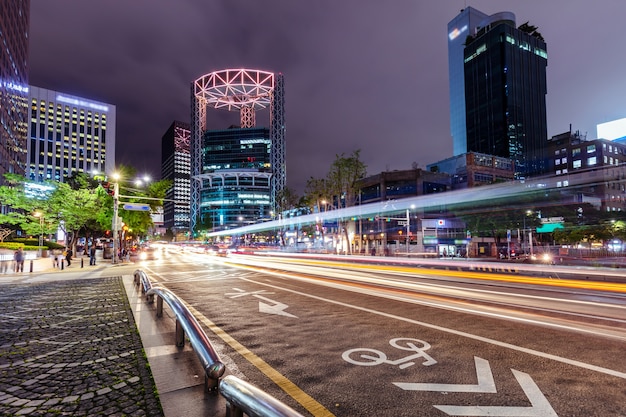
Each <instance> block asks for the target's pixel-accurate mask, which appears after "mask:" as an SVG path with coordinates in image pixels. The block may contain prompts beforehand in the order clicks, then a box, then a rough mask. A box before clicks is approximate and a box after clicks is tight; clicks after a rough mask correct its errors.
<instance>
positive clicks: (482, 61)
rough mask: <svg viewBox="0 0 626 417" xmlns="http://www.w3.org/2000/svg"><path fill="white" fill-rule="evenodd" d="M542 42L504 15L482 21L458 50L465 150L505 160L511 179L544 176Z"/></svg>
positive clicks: (533, 30) (544, 63) (532, 30)
mask: <svg viewBox="0 0 626 417" xmlns="http://www.w3.org/2000/svg"><path fill="white" fill-rule="evenodd" d="M547 62H548V61H547V53H546V43H545V42H544V41H543V38H542V36H541V35H540V34H539V33H538V32H537V31H536V28H533V27H531V26H529V25H527V24H524V25H522V26H520V27H519V28H516V27H515V16H514V15H513V13H510V12H502V13H496V14H494V15H492V16H489V18H487V19H486V20H484V21H483V22H482V23H481V24H480V27H479V28H478V29H477V32H476V33H475V34H474V35H472V36H471V37H468V38H467V40H466V45H465V49H464V64H465V71H464V73H465V108H466V109H465V111H466V131H467V151H468V152H479V153H483V154H488V155H495V156H500V157H504V158H510V159H512V160H513V161H514V163H515V169H516V175H517V176H518V177H524V176H527V175H532V174H539V173H543V172H545V171H546V169H547V166H546V162H547V161H546V155H545V146H546V142H547V140H548V137H547V135H548V134H547V122H546V93H547V88H546V67H547Z"/></svg>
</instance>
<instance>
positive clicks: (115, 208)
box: [111, 182, 120, 264]
mask: <svg viewBox="0 0 626 417" xmlns="http://www.w3.org/2000/svg"><path fill="white" fill-rule="evenodd" d="M119 193H120V189H119V184H118V183H117V182H114V183H113V224H112V227H111V230H113V255H112V258H113V263H114V264H116V263H117V228H118V221H117V212H118V210H119V204H120V202H119V197H118V196H119Z"/></svg>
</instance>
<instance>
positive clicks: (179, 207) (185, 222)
mask: <svg viewBox="0 0 626 417" xmlns="http://www.w3.org/2000/svg"><path fill="white" fill-rule="evenodd" d="M190 137H191V127H190V125H189V123H184V122H179V121H174V122H173V123H172V124H171V125H170V127H169V129H167V132H165V135H163V138H162V139H161V178H162V179H164V180H170V181H172V183H173V185H172V187H170V188H169V189H168V190H167V194H166V195H165V197H166V200H165V201H164V202H163V225H164V226H165V228H166V229H169V230H171V231H172V233H174V235H177V234H178V233H180V232H183V233H185V232H187V231H188V230H189V201H190V200H189V195H190V189H191V182H190V181H191V180H190V178H191V154H190Z"/></svg>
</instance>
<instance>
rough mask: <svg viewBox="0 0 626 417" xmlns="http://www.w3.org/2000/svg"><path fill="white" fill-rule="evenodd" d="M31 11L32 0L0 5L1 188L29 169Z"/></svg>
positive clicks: (20, 0)
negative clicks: (6, 176)
mask: <svg viewBox="0 0 626 417" xmlns="http://www.w3.org/2000/svg"><path fill="white" fill-rule="evenodd" d="M29 12H30V0H11V1H6V0H3V1H1V2H0V39H1V40H2V43H1V44H0V185H1V184H2V183H3V182H4V174H5V173H16V174H20V175H24V172H25V170H26V137H27V136H26V131H27V124H28V104H27V100H28V28H29Z"/></svg>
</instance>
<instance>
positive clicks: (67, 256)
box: [65, 248, 73, 266]
mask: <svg viewBox="0 0 626 417" xmlns="http://www.w3.org/2000/svg"><path fill="white" fill-rule="evenodd" d="M72 255H73V252H72V250H71V249H70V248H67V250H66V251H65V260H66V261H67V266H70V265H71V264H72Z"/></svg>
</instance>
